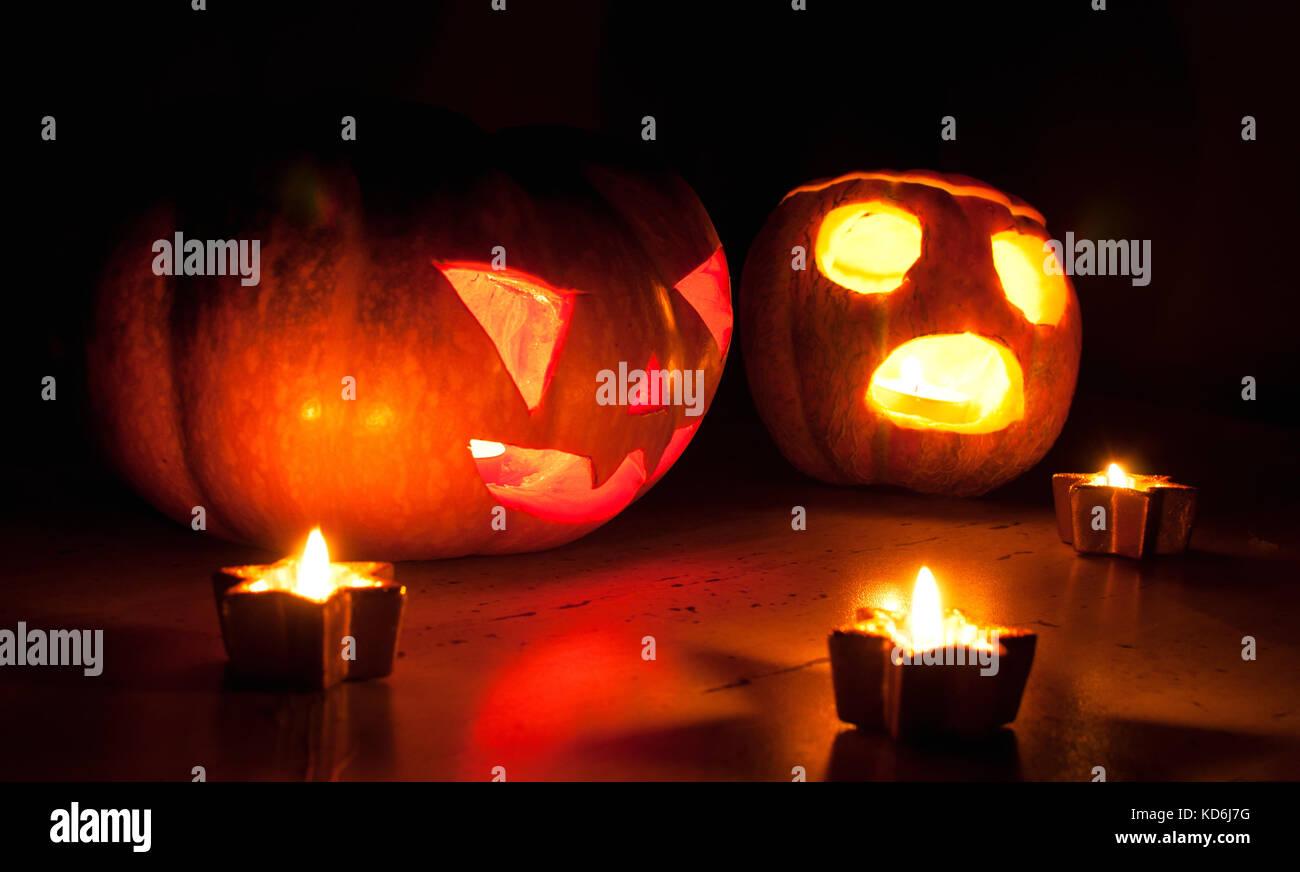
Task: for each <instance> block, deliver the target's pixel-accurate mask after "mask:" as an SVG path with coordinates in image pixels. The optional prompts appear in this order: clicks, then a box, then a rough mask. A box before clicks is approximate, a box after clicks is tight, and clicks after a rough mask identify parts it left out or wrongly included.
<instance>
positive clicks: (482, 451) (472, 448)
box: [469, 439, 506, 460]
mask: <svg viewBox="0 0 1300 872" xmlns="http://www.w3.org/2000/svg"><path fill="white" fill-rule="evenodd" d="M469 453H470V456H471V457H473V458H475V459H476V460H482V459H484V458H487V457H500V456H501V455H502V454H505V453H506V447H505V446H504V445H502V444H501V443H500V442H488V441H487V440H485V439H471V440H469Z"/></svg>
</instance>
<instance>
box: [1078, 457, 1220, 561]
mask: <svg viewBox="0 0 1300 872" xmlns="http://www.w3.org/2000/svg"><path fill="white" fill-rule="evenodd" d="M1052 501H1053V503H1054V504H1055V508H1056V527H1057V532H1058V533H1060V536H1061V541H1062V542H1065V543H1067V544H1072V545H1073V546H1074V548H1075V550H1076V551H1079V552H1080V553H1083V554H1118V555H1121V556H1124V557H1133V558H1142V557H1148V556H1150V555H1152V554H1181V553H1182V552H1183V551H1185V550H1187V542H1188V540H1189V539H1190V538H1191V535H1192V525H1193V524H1194V523H1195V522H1196V488H1194V487H1188V486H1186V485H1181V484H1177V483H1175V482H1172V481H1170V480H1169V477H1168V476H1164V475H1129V474H1127V473H1125V472H1124V470H1123V469H1122V468H1121V467H1120V466H1119V464H1117V463H1112V464H1110V465H1109V466H1108V467H1107V469H1106V471H1105V472H1095V473H1059V474H1057V475H1054V476H1052Z"/></svg>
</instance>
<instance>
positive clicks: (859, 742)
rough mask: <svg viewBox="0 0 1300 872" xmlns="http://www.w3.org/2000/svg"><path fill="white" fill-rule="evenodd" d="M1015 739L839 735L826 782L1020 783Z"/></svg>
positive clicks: (1003, 734)
mask: <svg viewBox="0 0 1300 872" xmlns="http://www.w3.org/2000/svg"><path fill="white" fill-rule="evenodd" d="M1020 778H1021V774H1020V754H1019V749H1018V747H1017V745H1016V734H1015V733H1014V732H1012V731H1011V730H1007V729H1002V730H998V731H997V732H994V733H992V734H990V735H989V736H987V737H984V738H980V739H956V738H938V737H936V738H929V739H926V740H916V741H908V742H896V741H894V740H893V739H891V738H890V737H889V734H888V733H885V732H865V731H863V730H858V729H848V730H844V731H842V732H841V733H840V734H839V735H837V736H836V737H835V742H834V744H833V745H832V746H831V759H830V763H829V764H828V765H827V767H826V780H827V781H1018V780H1020Z"/></svg>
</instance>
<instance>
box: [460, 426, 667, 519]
mask: <svg viewBox="0 0 1300 872" xmlns="http://www.w3.org/2000/svg"><path fill="white" fill-rule="evenodd" d="M469 451H470V455H471V456H472V457H473V458H474V463H475V465H476V466H477V467H478V473H479V477H480V478H482V479H483V484H485V485H486V486H487V489H488V490H489V491H490V492H491V493H492V496H494V497H495V498H496V499H497V500H499V501H500V502H501V505H503V506H505V507H506V508H509V509H517V510H519V511H522V512H527V513H528V514H530V515H533V516H535V517H538V518H542V519H544V520H547V521H556V522H561V523H569V524H582V523H590V522H593V521H607V520H609V519H610V518H612V517H614V516H615V515H617V514H618V513H619V512H621V511H622V510H623V509H624V508H626V507H627V505H628V504H629V503H631V502H632V500H633V499H635V498H636V495H637V492H638V491H639V490H640V489H641V486H642V485H643V484H645V482H646V468H645V452H644V451H642V450H641V449H639V448H638V449H636V450H635V451H632V452H629V453H628V455H627V456H626V457H625V458H624V459H623V462H622V463H620V464H619V467H618V469H616V470H614V474H613V475H611V476H610V477H609V478H607V479H605V481H604V482H602V483H601V485H600V486H599V487H595V486H593V485H594V484H595V476H594V474H593V472H592V466H591V458H589V457H583V456H581V455H578V454H570V453H569V452H567V451H559V450H557V449H554V448H523V447H520V446H518V445H506V444H503V443H501V442H491V441H488V440H483V439H471V440H470V442H469Z"/></svg>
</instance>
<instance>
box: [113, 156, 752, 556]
mask: <svg viewBox="0 0 1300 872" xmlns="http://www.w3.org/2000/svg"><path fill="white" fill-rule="evenodd" d="M467 173H468V175H467ZM258 179H259V184H258V185H257V186H250V187H249V189H248V190H247V191H238V192H232V193H231V194H230V195H229V197H228V198H227V199H226V200H224V201H222V202H223V203H225V204H226V205H225V206H224V209H225V211H223V209H222V208H218V209H215V210H214V209H212V208H211V206H210V203H209V204H207V205H205V206H204V207H202V208H195V209H189V207H188V204H187V203H186V202H168V203H166V204H164V205H159V206H158V207H157V208H156V209H154V210H153V211H152V212H151V213H150V214H148V215H146V216H145V217H144V218H142V219H141V220H140V221H138V222H137V223H136V224H135V225H133V226H132V228H131V229H130V230H129V232H127V233H126V234H125V235H124V238H123V239H122V241H121V242H120V244H119V245H118V246H117V247H116V249H115V253H114V254H113V255H112V257H111V259H110V260H109V262H108V263H107V266H106V268H105V269H104V271H103V273H102V275H101V281H100V286H99V288H98V294H97V299H96V304H95V312H94V321H93V330H92V334H91V338H90V341H89V345H88V348H87V360H88V368H89V377H90V381H91V389H92V393H93V396H94V397H95V398H96V401H97V411H98V418H99V422H100V426H101V432H102V435H103V439H104V445H105V448H106V450H107V453H108V454H109V455H110V457H111V458H112V459H113V460H114V461H115V462H116V464H117V466H118V467H119V469H120V470H121V472H122V474H123V475H124V477H125V478H126V479H127V480H128V482H129V483H130V484H132V485H133V486H134V487H135V488H136V489H137V490H138V491H139V492H140V493H141V494H142V495H143V496H144V497H145V498H146V499H147V500H149V501H150V502H151V503H153V504H154V505H155V506H157V507H158V508H159V509H161V510H162V511H163V512H165V513H166V514H168V515H170V516H171V517H173V518H175V519H176V520H178V521H180V522H182V523H186V524H191V522H192V520H193V519H194V517H195V508H196V507H202V508H203V510H204V513H205V520H206V529H207V531H208V532H210V533H213V534H215V535H218V536H220V537H222V538H227V539H232V540H236V541H241V542H247V543H252V544H257V545H261V546H265V547H267V548H271V549H274V550H275V551H277V552H278V553H296V550H297V549H299V548H300V547H301V542H302V538H303V536H304V535H305V534H306V532H307V531H308V530H310V529H311V528H312V527H314V526H316V525H320V526H321V527H322V528H323V529H324V531H325V533H326V536H327V537H328V539H329V542H330V546H331V552H332V553H333V554H337V555H338V556H339V558H341V559H347V558H349V557H352V558H361V557H375V556H378V555H382V556H383V559H386V560H401V559H423V558H435V557H449V556H457V555H464V554H471V553H504V552H519V551H531V550H537V549H543V548H550V547H554V546H557V545H560V544H563V543H566V542H569V541H572V540H573V539H576V538H578V537H580V536H582V535H584V534H586V533H587V532H589V531H591V530H592V529H594V528H596V527H598V526H600V525H601V524H602V523H604V522H605V521H607V520H608V519H609V518H611V517H613V515H614V514H616V513H617V512H618V511H619V510H621V509H622V508H623V507H625V506H626V505H628V504H630V503H631V502H632V501H633V500H634V499H636V498H637V497H639V496H640V495H641V494H643V493H644V492H645V491H646V490H648V489H649V488H650V487H651V486H652V485H653V484H654V483H655V481H657V480H658V479H659V478H660V477H661V476H662V475H663V474H664V473H665V472H666V471H667V469H668V468H669V467H670V466H671V465H672V463H673V461H674V460H675V459H676V457H677V456H678V455H679V454H680V453H681V451H682V450H683V449H684V448H685V447H686V444H687V443H688V442H689V441H690V438H691V437H692V436H693V435H694V433H695V430H696V428H697V427H698V425H699V422H700V421H701V420H702V415H698V416H692V415H689V414H687V412H688V411H689V410H688V407H686V406H685V405H671V404H669V405H666V406H665V407H664V408H662V409H658V410H656V411H650V412H647V413H644V414H633V413H632V411H633V410H630V409H629V407H628V406H626V405H602V404H599V403H598V402H597V401H596V389H597V373H598V372H599V371H601V370H604V369H615V370H616V369H617V367H618V363H619V362H620V361H626V362H627V363H628V365H629V367H630V368H637V367H640V368H644V367H645V366H646V364H647V362H648V361H650V360H651V359H654V360H656V361H657V362H658V364H659V365H660V366H661V367H663V368H664V369H677V370H682V371H687V370H697V369H698V370H702V371H703V382H702V385H701V389H702V391H703V403H704V409H707V405H708V403H709V402H710V401H711V400H712V397H713V393H714V390H715V389H716V386H717V383H718V379H719V378H720V376H721V373H722V369H723V366H724V364H725V360H726V353H727V346H728V344H729V338H730V330H731V307H730V287H729V282H728V278H727V271H726V262H725V258H724V257H723V255H722V251H721V247H720V244H719V241H718V238H717V235H716V233H715V232H714V229H713V226H712V224H711V223H710V221H709V218H708V215H707V214H706V212H705V211H704V208H703V206H702V205H701V204H700V202H699V200H698V199H697V198H696V197H695V195H694V193H693V192H692V191H691V190H690V188H689V187H688V186H687V185H686V184H685V183H684V182H682V181H681V180H680V179H677V178H676V177H673V176H670V175H648V174H639V173H630V172H624V171H622V170H613V169H607V168H601V167H598V166H592V165H581V167H580V168H578V169H570V170H569V174H568V175H565V176H563V178H562V180H561V181H562V184H561V183H557V184H554V185H551V186H548V187H544V188H543V189H542V190H541V191H539V192H531V191H530V190H529V189H528V188H527V184H530V182H520V181H517V180H516V179H515V178H514V177H512V176H511V175H510V174H509V173H507V172H505V171H501V170H499V169H493V168H485V169H481V170H479V169H476V170H474V171H473V172H468V171H466V169H465V168H464V167H459V168H452V169H449V170H447V171H446V172H444V173H443V175H442V176H441V177H440V178H437V179H434V180H433V181H431V182H428V183H421V186H420V187H419V191H418V192H417V193H413V192H412V190H410V189H407V188H402V187H401V186H397V187H398V189H397V191H396V193H393V190H394V188H393V187H391V186H390V187H389V188H385V189H384V190H382V191H378V192H376V190H373V189H367V188H366V187H365V185H364V184H363V182H362V181H361V180H359V178H358V176H357V175H356V174H354V173H353V172H352V171H351V170H348V169H343V168H341V167H339V166H336V165H323V164H321V163H319V162H315V161H311V160H297V161H294V162H292V163H290V164H289V165H288V166H287V167H282V168H279V169H276V170H274V171H273V172H271V173H270V174H269V175H266V174H264V175H259V176H258ZM412 187H414V185H413V186H412ZM363 191H364V192H365V195H366V196H365V199H364V202H363V197H362V194H363ZM207 196H211V194H210V192H209V193H208V194H207ZM248 203H254V204H255V206H248V205H247V204H248ZM376 203H378V204H379V205H378V206H376V205H375V204H376ZM231 204H233V205H231ZM231 214H235V215H237V216H239V218H238V220H230V219H228V216H229V215H231ZM176 231H183V232H184V233H185V235H186V237H187V238H189V237H193V238H204V239H207V238H212V239H258V240H260V244H261V281H260V284H258V285H256V286H247V287H246V286H243V285H241V283H240V277H239V276H238V275H235V276H225V277H222V276H206V277H205V276H167V275H162V276H159V275H155V274H154V272H153V269H152V262H153V259H154V257H155V255H154V252H153V251H152V250H151V245H152V243H153V242H154V240H160V239H167V240H170V239H172V234H173V233H174V232H176ZM496 246H501V247H502V249H503V250H504V252H505V255H506V258H507V261H506V266H507V268H508V270H509V271H510V272H509V273H508V274H507V275H511V276H524V277H525V278H526V279H527V280H528V281H533V280H536V282H537V285H538V286H540V287H542V288H549V289H551V291H554V292H555V294H556V297H557V299H558V298H563V299H564V300H566V301H568V302H567V305H569V306H570V309H569V311H568V315H567V327H566V328H564V329H562V330H560V331H559V332H558V334H556V336H555V337H551V338H550V339H548V342H549V344H547V343H541V344H540V345H537V347H540V348H541V349H542V351H541V352H539V353H538V354H534V355H533V357H534V361H533V362H534V363H536V361H538V360H540V361H542V362H543V363H545V362H546V360H547V358H548V354H547V351H548V349H549V351H550V354H549V365H548V366H545V367H544V369H545V372H543V371H542V369H539V368H538V367H536V366H534V367H532V375H533V377H534V383H533V384H532V387H531V388H529V387H527V386H524V380H523V379H521V377H520V372H519V371H518V370H519V369H520V365H516V366H515V368H514V369H512V368H511V367H510V366H508V365H507V363H506V360H505V357H504V356H503V354H504V352H502V351H501V346H499V345H498V344H497V340H498V339H500V338H501V337H502V335H503V334H501V333H500V330H507V331H508V330H509V329H511V328H509V326H507V327H500V325H498V328H499V330H498V332H497V333H492V332H490V331H489V330H488V329H487V327H486V326H485V322H483V321H481V320H480V318H479V317H478V316H477V315H476V310H475V309H473V308H472V307H471V303H470V301H469V298H467V297H463V296H462V289H461V288H459V287H458V286H456V285H454V284H453V282H452V277H453V276H457V275H460V276H464V275H467V274H469V273H466V272H465V269H466V265H469V266H470V267H473V268H476V269H481V270H482V274H483V275H488V274H490V273H491V272H492V270H491V266H490V261H491V259H492V258H493V256H494V253H495V252H494V248H495V247H496ZM457 269H459V270H460V272H459V273H458V272H457V271H456V270H457ZM475 275H477V274H475ZM688 276H693V277H694V279H693V280H692V281H688V282H686V283H685V284H683V280H684V279H686V278H687V277H688ZM490 281H491V282H496V279H491V280H490ZM692 282H693V283H692ZM490 287H492V288H495V289H497V292H498V293H506V292H502V291H501V289H500V286H499V285H497V284H491V285H490ZM526 287H532V285H527V284H526ZM507 291H508V289H507ZM551 291H547V293H550V292H551ZM506 296H507V297H508V298H509V299H511V300H512V301H513V303H512V304H513V305H515V306H516V308H515V309H514V310H512V311H513V316H511V315H509V314H507V315H505V316H502V317H503V319H504V321H506V322H509V321H510V320H511V317H513V318H514V321H513V324H514V329H519V325H520V324H521V323H524V324H533V323H537V321H538V319H537V318H536V317H534V315H535V314H536V313H534V311H533V310H532V309H530V308H529V306H531V305H532V304H531V303H529V302H528V301H527V299H526V298H527V297H528V296H529V295H528V294H524V295H522V296H519V297H515V296H514V295H513V293H512V292H510V293H506ZM479 306H480V307H482V306H488V307H489V308H491V301H488V302H483V300H482V299H480V300H479ZM478 311H479V314H480V315H481V314H482V311H481V308H480V310H478ZM557 337H558V338H557ZM527 347H529V348H531V347H533V346H527ZM521 353H522V352H521ZM347 378H351V379H354V380H355V381H354V391H355V394H354V398H345V390H346V387H347V385H346V383H345V381H344V380H345V379H347ZM537 379H540V381H537ZM525 394H529V395H530V398H531V400H532V402H530V401H529V400H526V399H525ZM638 411H639V410H638ZM470 440H483V441H485V442H492V443H500V444H501V446H503V447H505V446H508V447H509V449H508V450H509V451H510V452H511V454H510V455H508V456H509V457H512V458H514V459H513V460H512V461H511V462H512V463H514V464H515V466H514V467H512V472H511V475H512V476H513V477H512V478H509V480H508V481H506V480H505V479H501V480H502V481H506V484H507V485H509V486H507V487H504V488H503V489H501V490H497V491H494V490H492V489H490V488H489V474H491V475H497V476H503V475H505V473H504V472H500V471H493V470H490V469H489V467H488V466H486V465H485V464H492V463H494V462H496V461H494V460H493V459H491V458H489V459H486V460H485V459H481V458H478V457H476V456H475V455H474V454H473V452H472V450H471V448H470ZM530 450H532V451H534V452H549V453H548V454H546V458H547V461H546V462H547V463H550V462H551V461H552V460H554V459H555V458H557V457H560V455H559V454H558V453H559V452H564V453H565V457H564V458H563V460H564V462H565V463H567V462H569V461H570V460H572V459H573V458H576V460H573V462H574V463H576V464H577V465H576V466H572V467H563V468H564V469H565V470H567V472H566V473H565V475H564V476H562V477H561V478H562V480H559V481H558V483H556V479H554V478H552V479H550V480H549V481H551V484H552V486H551V488H550V490H548V489H547V486H546V482H542V483H541V484H540V485H539V484H538V483H537V480H538V477H537V476H533V477H532V478H529V476H528V475H527V474H526V472H527V470H524V471H520V470H521V468H522V467H519V464H522V463H524V462H525V461H524V460H519V459H518V458H520V457H524V458H530V457H531V456H532V455H531V454H529V451H530ZM567 455H572V456H573V458H569V457H568V456H567ZM506 456H507V455H502V459H504V458H505V457H506ZM587 461H589V467H588V466H586V465H585V464H586V463H587ZM527 462H530V463H531V462H532V460H528V461H527ZM561 465H562V464H561ZM554 468H558V467H554V466H548V467H547V469H554ZM584 473H585V474H586V475H587V481H586V482H583V481H581V478H582V475H583V474H584ZM498 484H500V482H499V481H498ZM498 506H500V507H502V508H504V510H505V511H504V515H502V513H501V512H500V511H499V510H497V508H496V507H498ZM501 520H504V522H505V529H497V528H496V527H499V526H500V521H501ZM494 521H497V524H496V525H495V526H494Z"/></svg>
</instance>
